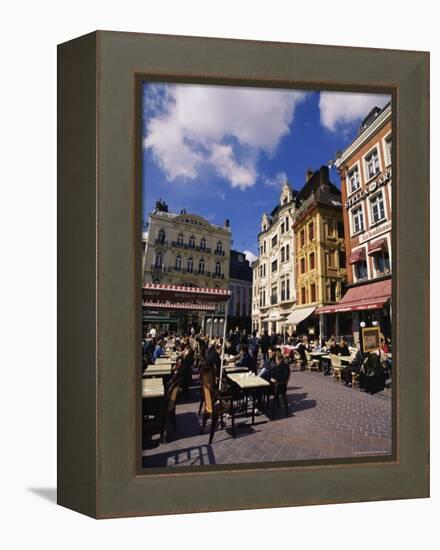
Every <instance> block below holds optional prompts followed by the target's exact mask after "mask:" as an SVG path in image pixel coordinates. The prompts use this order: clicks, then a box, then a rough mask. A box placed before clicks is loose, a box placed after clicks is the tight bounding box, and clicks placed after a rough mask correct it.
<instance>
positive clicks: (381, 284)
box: [315, 279, 392, 315]
mask: <svg viewBox="0 0 440 550" xmlns="http://www.w3.org/2000/svg"><path fill="white" fill-rule="evenodd" d="M391 292H392V289H391V279H387V280H385V281H376V282H374V283H368V284H366V285H362V286H357V287H353V288H349V289H348V290H347V292H346V293H345V295H344V297H343V298H342V300H341V301H340V302H339V303H338V304H334V305H331V306H323V307H319V308H318V309H317V310H316V311H315V315H319V314H320V313H344V312H346V311H363V310H364V311H365V310H370V309H382V308H383V307H384V306H385V304H386V303H387V302H388V300H389V299H390V298H391Z"/></svg>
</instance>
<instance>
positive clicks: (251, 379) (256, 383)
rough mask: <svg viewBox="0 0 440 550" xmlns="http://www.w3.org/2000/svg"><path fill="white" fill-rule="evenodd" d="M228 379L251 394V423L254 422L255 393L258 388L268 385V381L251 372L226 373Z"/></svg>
mask: <svg viewBox="0 0 440 550" xmlns="http://www.w3.org/2000/svg"><path fill="white" fill-rule="evenodd" d="M228 378H229V380H231V381H232V382H234V384H237V386H238V387H239V388H241V389H242V390H243V391H244V392H249V393H250V394H251V395H252V424H254V423H255V394H256V390H258V389H260V388H268V387H270V383H269V382H268V381H267V380H264V378H261V376H255V374H253V373H246V374H244V373H241V374H240V373H236V374H228Z"/></svg>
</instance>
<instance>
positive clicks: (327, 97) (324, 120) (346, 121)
mask: <svg viewBox="0 0 440 550" xmlns="http://www.w3.org/2000/svg"><path fill="white" fill-rule="evenodd" d="M390 99H391V98H390V96H389V95H385V94H381V95H377V94H356V93H351V92H321V94H320V98H319V110H320V117H321V124H322V125H323V126H325V127H326V128H328V129H329V130H331V131H332V132H335V131H337V130H339V129H344V127H345V128H346V127H347V126H348V125H351V124H353V123H355V122H360V121H361V120H362V119H363V118H364V117H365V116H367V114H368V112H369V111H370V110H371V109H372V108H373V107H375V106H377V107H384V106H385V105H386V104H387V103H388V101H390Z"/></svg>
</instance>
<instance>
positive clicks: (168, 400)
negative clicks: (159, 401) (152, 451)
mask: <svg viewBox="0 0 440 550" xmlns="http://www.w3.org/2000/svg"><path fill="white" fill-rule="evenodd" d="M179 391H180V382H177V383H175V384H171V385H170V387H169V389H168V390H167V392H166V395H165V400H164V406H163V412H162V427H161V430H160V442H161V443H163V442H164V440H165V432H166V431H167V423H168V422H167V421H168V420H170V422H171V424H172V427H173V431H174V432H176V431H177V422H176V401H177V397H178V395H179ZM167 433H168V432H167Z"/></svg>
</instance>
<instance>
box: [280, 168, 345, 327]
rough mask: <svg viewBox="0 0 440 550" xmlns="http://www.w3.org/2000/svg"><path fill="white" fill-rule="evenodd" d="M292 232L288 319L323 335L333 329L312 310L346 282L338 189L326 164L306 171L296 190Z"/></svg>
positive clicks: (335, 296) (327, 301) (336, 293)
mask: <svg viewBox="0 0 440 550" xmlns="http://www.w3.org/2000/svg"><path fill="white" fill-rule="evenodd" d="M293 231H294V236H295V244H296V250H295V262H296V296H297V304H296V306H295V308H294V312H293V314H292V315H291V316H290V317H289V319H288V322H289V324H294V325H295V330H296V332H298V333H302V334H304V333H306V334H307V333H308V334H310V335H313V334H314V335H318V334H320V335H321V337H323V336H324V335H325V334H327V333H329V332H332V330H334V328H333V327H329V326H327V325H326V323H325V318H324V317H323V316H322V315H321V316H320V317H319V319H318V318H316V316H315V315H314V312H315V310H316V308H318V307H322V306H323V305H324V304H325V305H330V304H334V303H336V302H338V301H339V300H340V299H341V297H342V295H343V293H344V290H345V282H346V270H345V262H346V255H345V241H344V224H343V220H342V204H341V192H340V191H339V189H338V188H337V187H336V186H335V185H333V183H331V181H330V180H329V170H328V167H327V166H321V168H320V169H319V170H316V171H315V172H312V173H309V174H308V179H307V182H306V184H305V185H304V187H303V188H302V189H301V191H300V192H299V193H298V195H297V197H296V215H295V221H294V225H293ZM318 323H319V324H318Z"/></svg>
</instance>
